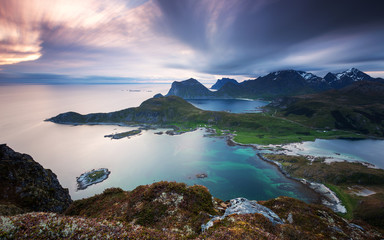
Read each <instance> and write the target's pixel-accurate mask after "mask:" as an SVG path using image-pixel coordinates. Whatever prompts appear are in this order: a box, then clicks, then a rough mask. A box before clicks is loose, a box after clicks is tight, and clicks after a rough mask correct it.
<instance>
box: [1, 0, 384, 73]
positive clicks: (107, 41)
mask: <svg viewBox="0 0 384 240" xmlns="http://www.w3.org/2000/svg"><path fill="white" fill-rule="evenodd" d="M380 6H381V1H380V0H368V1H364V2H362V1H350V0H339V1H330V0H324V1H307V0H292V1H284V0H242V1H235V0H110V1H101V0H81V1H79V0H39V1H38V0H18V1H14V0H2V4H1V5H0V66H1V68H2V69H3V71H6V72H7V71H8V72H35V73H42V72H43V73H52V74H73V75H109V76H123V77H124V76H129V77H137V78H145V77H147V78H163V79H173V78H177V77H178V78H179V79H181V78H184V77H185V78H187V77H193V76H199V77H202V78H204V79H209V78H210V77H213V76H215V75H226V76H229V75H244V76H250V77H254V76H258V75H261V74H265V73H267V72H269V71H274V70H281V69H288V68H289V69H291V68H294V69H301V70H307V71H328V70H329V71H331V70H332V71H338V70H345V69H346V68H349V67H358V68H362V70H366V71H376V72H377V71H382V69H383V68H384V63H383V59H384V45H383V44H382V42H384V17H383V14H382V11H381V7H380ZM188 75H189V76H188Z"/></svg>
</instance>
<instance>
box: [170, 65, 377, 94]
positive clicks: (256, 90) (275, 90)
mask: <svg viewBox="0 0 384 240" xmlns="http://www.w3.org/2000/svg"><path fill="white" fill-rule="evenodd" d="M219 81H220V82H219ZM225 81H226V83H225V84H221V83H222V82H225ZM225 81H224V80H223V79H222V80H218V82H217V84H218V83H220V85H221V86H220V85H219V87H218V90H217V91H216V92H211V91H209V90H208V89H207V88H205V87H204V86H203V85H201V84H199V83H198V81H197V80H195V79H193V83H192V82H191V79H189V80H186V81H182V82H174V83H173V84H172V88H171V90H170V91H169V93H168V94H167V95H168V96H169V95H175V96H179V97H182V98H185V99H198V98H201V99H207V98H208V99H210V98H216V99H227V98H251V99H255V98H266V99H273V98H276V97H284V96H296V95H302V94H310V93H317V92H323V91H326V90H330V89H340V88H343V87H346V86H348V85H350V84H352V83H354V82H359V81H371V82H382V83H384V80H383V79H381V78H372V77H370V76H369V75H367V74H365V73H363V72H361V71H359V70H358V69H356V68H351V69H349V70H347V71H344V72H342V73H337V74H333V73H328V74H327V75H326V76H325V77H324V78H321V77H318V76H316V75H314V74H312V73H308V72H304V71H296V70H284V71H277V72H272V73H269V74H267V75H265V76H261V77H258V78H257V79H253V80H246V81H244V82H241V83H237V82H233V81H229V80H225ZM215 85H216V84H215Z"/></svg>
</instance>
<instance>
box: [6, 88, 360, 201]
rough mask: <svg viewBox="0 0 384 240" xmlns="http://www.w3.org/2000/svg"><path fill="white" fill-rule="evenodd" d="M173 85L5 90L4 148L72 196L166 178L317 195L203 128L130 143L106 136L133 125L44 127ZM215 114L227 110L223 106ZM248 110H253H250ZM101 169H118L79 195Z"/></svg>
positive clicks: (246, 190)
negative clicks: (81, 182) (82, 182)
mask: <svg viewBox="0 0 384 240" xmlns="http://www.w3.org/2000/svg"><path fill="white" fill-rule="evenodd" d="M169 87H170V86H169V85H145V84H136V85H135V84H129V85H89V86H88V85H77V86H68V85H63V86H46V85H28V86H26V85H12V86H0V112H1V118H0V132H1V134H0V143H7V144H8V146H10V147H11V148H13V149H14V150H15V151H18V152H23V153H28V154H30V155H31V156H32V157H33V158H34V159H35V160H36V161H38V162H39V163H40V164H41V165H43V166H44V167H45V168H49V169H51V170H52V171H53V172H55V173H56V175H57V176H58V179H59V181H60V183H61V184H62V185H63V186H64V187H67V188H69V190H70V194H71V196H72V198H73V199H80V198H83V197H89V196H92V195H94V194H98V193H101V192H102V191H103V190H104V189H105V188H108V187H121V188H123V189H125V190H132V189H134V188H135V187H137V186H138V185H142V184H150V183H152V182H154V181H160V180H168V181H180V182H186V183H187V184H202V185H205V186H207V187H208V188H209V189H210V191H211V193H212V194H213V195H214V196H216V197H219V198H222V199H224V200H227V199H230V198H234V197H240V196H242V197H247V198H249V199H256V200H264V199H269V198H273V197H277V196H280V195H286V196H292V197H297V198H300V199H303V200H306V201H311V200H312V199H313V198H314V196H313V194H312V193H311V192H308V191H307V190H306V189H305V188H303V186H302V185H301V184H299V183H297V182H295V181H292V180H289V179H287V178H285V177H284V176H283V175H282V174H281V173H280V172H278V171H277V170H276V168H275V167H274V166H271V165H270V164H268V163H265V162H263V161H261V160H260V159H259V158H258V157H257V156H256V153H257V152H256V151H255V150H253V149H251V148H245V147H239V146H235V147H230V146H227V145H226V142H225V140H224V139H219V138H209V137H204V134H205V130H203V129H202V130H198V131H195V132H191V133H186V134H183V135H180V136H167V135H156V134H154V132H155V131H153V130H149V131H145V132H143V133H142V134H141V135H140V136H134V137H132V138H130V139H121V140H111V139H109V138H104V135H107V134H111V133H115V132H122V131H128V130H130V129H133V128H130V127H119V126H67V125H58V124H54V123H50V122H44V119H47V118H49V117H52V116H56V115H57V114H59V113H62V112H67V111H76V112H79V113H90V112H110V111H115V110H120V109H124V108H128V107H136V106H138V105H140V103H141V102H142V101H144V100H146V99H148V98H150V97H152V96H153V95H155V94H156V93H162V94H165V93H166V92H167V91H168V89H169ZM244 103H246V104H249V102H248V101H247V102H244ZM220 104H221V103H220ZM234 104H235V105H236V104H239V103H236V102H234ZM254 104H256V105H257V104H259V103H254ZM208 105H210V106H212V104H211V103H210V104H208ZM247 106H249V105H247ZM215 109H217V110H226V109H220V108H219V107H218V106H215ZM244 109H245V111H248V110H249V107H245V108H244ZM210 110H212V109H210ZM362 151H364V149H362ZM101 167H106V168H108V169H109V170H110V171H111V175H110V177H109V178H108V179H107V180H106V181H104V182H102V183H100V184H96V185H93V186H91V187H89V188H87V189H86V190H82V191H76V177H78V176H79V175H80V174H81V173H83V172H86V171H90V170H92V169H96V168H101ZM199 173H207V174H208V178H205V179H197V178H196V177H195V175H196V174H199Z"/></svg>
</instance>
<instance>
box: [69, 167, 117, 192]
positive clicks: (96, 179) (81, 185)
mask: <svg viewBox="0 0 384 240" xmlns="http://www.w3.org/2000/svg"><path fill="white" fill-rule="evenodd" d="M110 173H111V172H110V171H109V170H108V169H107V168H99V169H96V170H95V169H93V170H92V171H89V172H85V173H83V174H81V175H80V176H79V177H77V178H76V181H77V190H84V189H86V188H87V187H89V186H91V185H93V184H97V183H101V182H102V181H104V180H106V179H107V178H108V176H109V174H110Z"/></svg>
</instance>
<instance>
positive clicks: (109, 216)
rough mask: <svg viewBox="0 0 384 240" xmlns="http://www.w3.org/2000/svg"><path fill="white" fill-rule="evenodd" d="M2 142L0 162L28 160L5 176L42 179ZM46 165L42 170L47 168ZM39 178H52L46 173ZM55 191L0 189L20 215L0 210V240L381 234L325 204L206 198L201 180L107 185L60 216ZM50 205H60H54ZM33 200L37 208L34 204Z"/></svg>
mask: <svg viewBox="0 0 384 240" xmlns="http://www.w3.org/2000/svg"><path fill="white" fill-rule="evenodd" d="M1 147H2V148H1V149H2V152H1V155H0V156H1V162H2V164H3V161H5V162H19V161H22V162H24V160H27V161H28V162H29V163H30V164H26V165H25V166H24V170H23V171H25V172H24V173H22V172H20V173H19V174H18V175H15V176H16V177H13V178H12V179H19V180H18V181H21V180H22V179H24V178H27V179H29V178H32V179H33V178H36V182H39V181H38V180H41V179H40V178H41V177H39V176H37V175H28V174H27V173H28V172H32V170H31V171H30V169H35V168H37V169H40V168H39V166H40V165H39V164H38V163H36V162H34V161H33V160H32V159H31V158H30V157H29V156H28V155H23V154H18V153H15V152H13V151H12V150H10V149H9V148H8V147H6V146H5V145H2V146H1ZM4 150H5V151H4ZM12 156H13V157H12ZM23 159H24V160H23ZM40 167H41V166H40ZM41 168H42V167H41ZM7 169H10V170H11V168H7ZM1 170H2V171H3V172H2V175H1V176H3V178H2V182H1V183H2V184H1V187H3V188H4V186H7V187H8V189H11V186H10V184H9V181H8V182H4V179H7V176H8V177H9V178H10V176H12V174H13V172H12V170H11V171H10V172H8V173H5V172H4V171H5V170H4V168H1ZM45 171H46V174H47V175H49V170H45ZM23 174H25V175H23ZM4 176H6V177H4ZM18 181H16V180H15V182H18ZM44 181H53V180H52V179H50V178H46V179H44V180H43V182H44ZM53 182H54V181H53ZM3 183H6V184H3ZM29 183H30V184H32V183H33V181H32V180H30V182H29ZM47 184H48V183H47ZM43 185H44V184H43ZM48 185H49V184H48ZM33 186H36V184H35V185H33ZM49 186H51V185H49ZM42 189H44V188H42ZM59 189H60V188H57V189H54V190H52V194H51V195H48V194H42V195H41V197H40V198H41V199H37V198H32V200H31V201H29V202H24V201H18V200H17V198H14V199H11V198H7V201H5V198H4V196H5V194H4V192H2V195H1V197H2V199H1V202H2V203H5V202H6V204H8V206H10V205H12V204H13V206H14V207H16V208H19V209H22V210H23V213H22V214H19V213H18V212H13V213H10V212H3V211H1V212H0V215H2V216H0V239H92V238H94V239H119V238H124V239H128V238H129V239H184V238H191V239H382V238H383V235H382V234H381V233H380V231H379V230H377V229H375V228H374V227H372V226H370V225H368V224H366V223H364V222H362V221H348V220H346V219H344V218H342V217H340V216H339V215H337V214H335V213H334V212H333V211H332V210H330V209H329V208H326V207H324V206H321V205H314V204H306V203H304V202H302V201H299V200H297V199H293V198H288V197H279V198H276V199H271V200H268V201H259V202H256V201H249V200H247V199H244V198H238V199H234V200H231V201H227V202H224V201H222V200H220V199H217V198H214V197H212V195H211V194H210V193H209V191H208V189H207V188H205V187H203V186H199V185H194V186H187V185H186V184H184V183H176V182H157V183H153V184H151V185H145V186H139V187H137V188H136V189H134V190H132V191H123V190H122V189H120V188H110V189H106V190H105V191H104V192H103V193H102V194H99V195H96V196H93V197H90V198H86V199H82V200H77V201H74V202H73V203H72V204H71V205H70V206H69V207H68V208H67V209H66V210H65V211H64V212H63V213H61V214H60V213H53V211H57V212H60V211H58V210H63V208H64V207H66V206H68V205H69V202H70V199H69V200H68V201H64V203H65V204H64V205H63V203H62V200H60V199H61V198H60V197H61V195H60V194H58V193H56V191H58V192H60V190H59ZM36 192H39V191H37V190H36ZM41 192H43V190H41ZM56 197H57V199H56ZM36 201H37V202H36ZM38 203H40V205H42V206H40V205H39V204H38ZM28 204H30V206H28ZM55 204H57V206H60V208H55V207H53V205H55ZM60 204H61V205H60ZM36 205H39V206H40V208H33V206H36ZM48 207H49V208H48ZM32 211H33V212H32Z"/></svg>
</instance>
